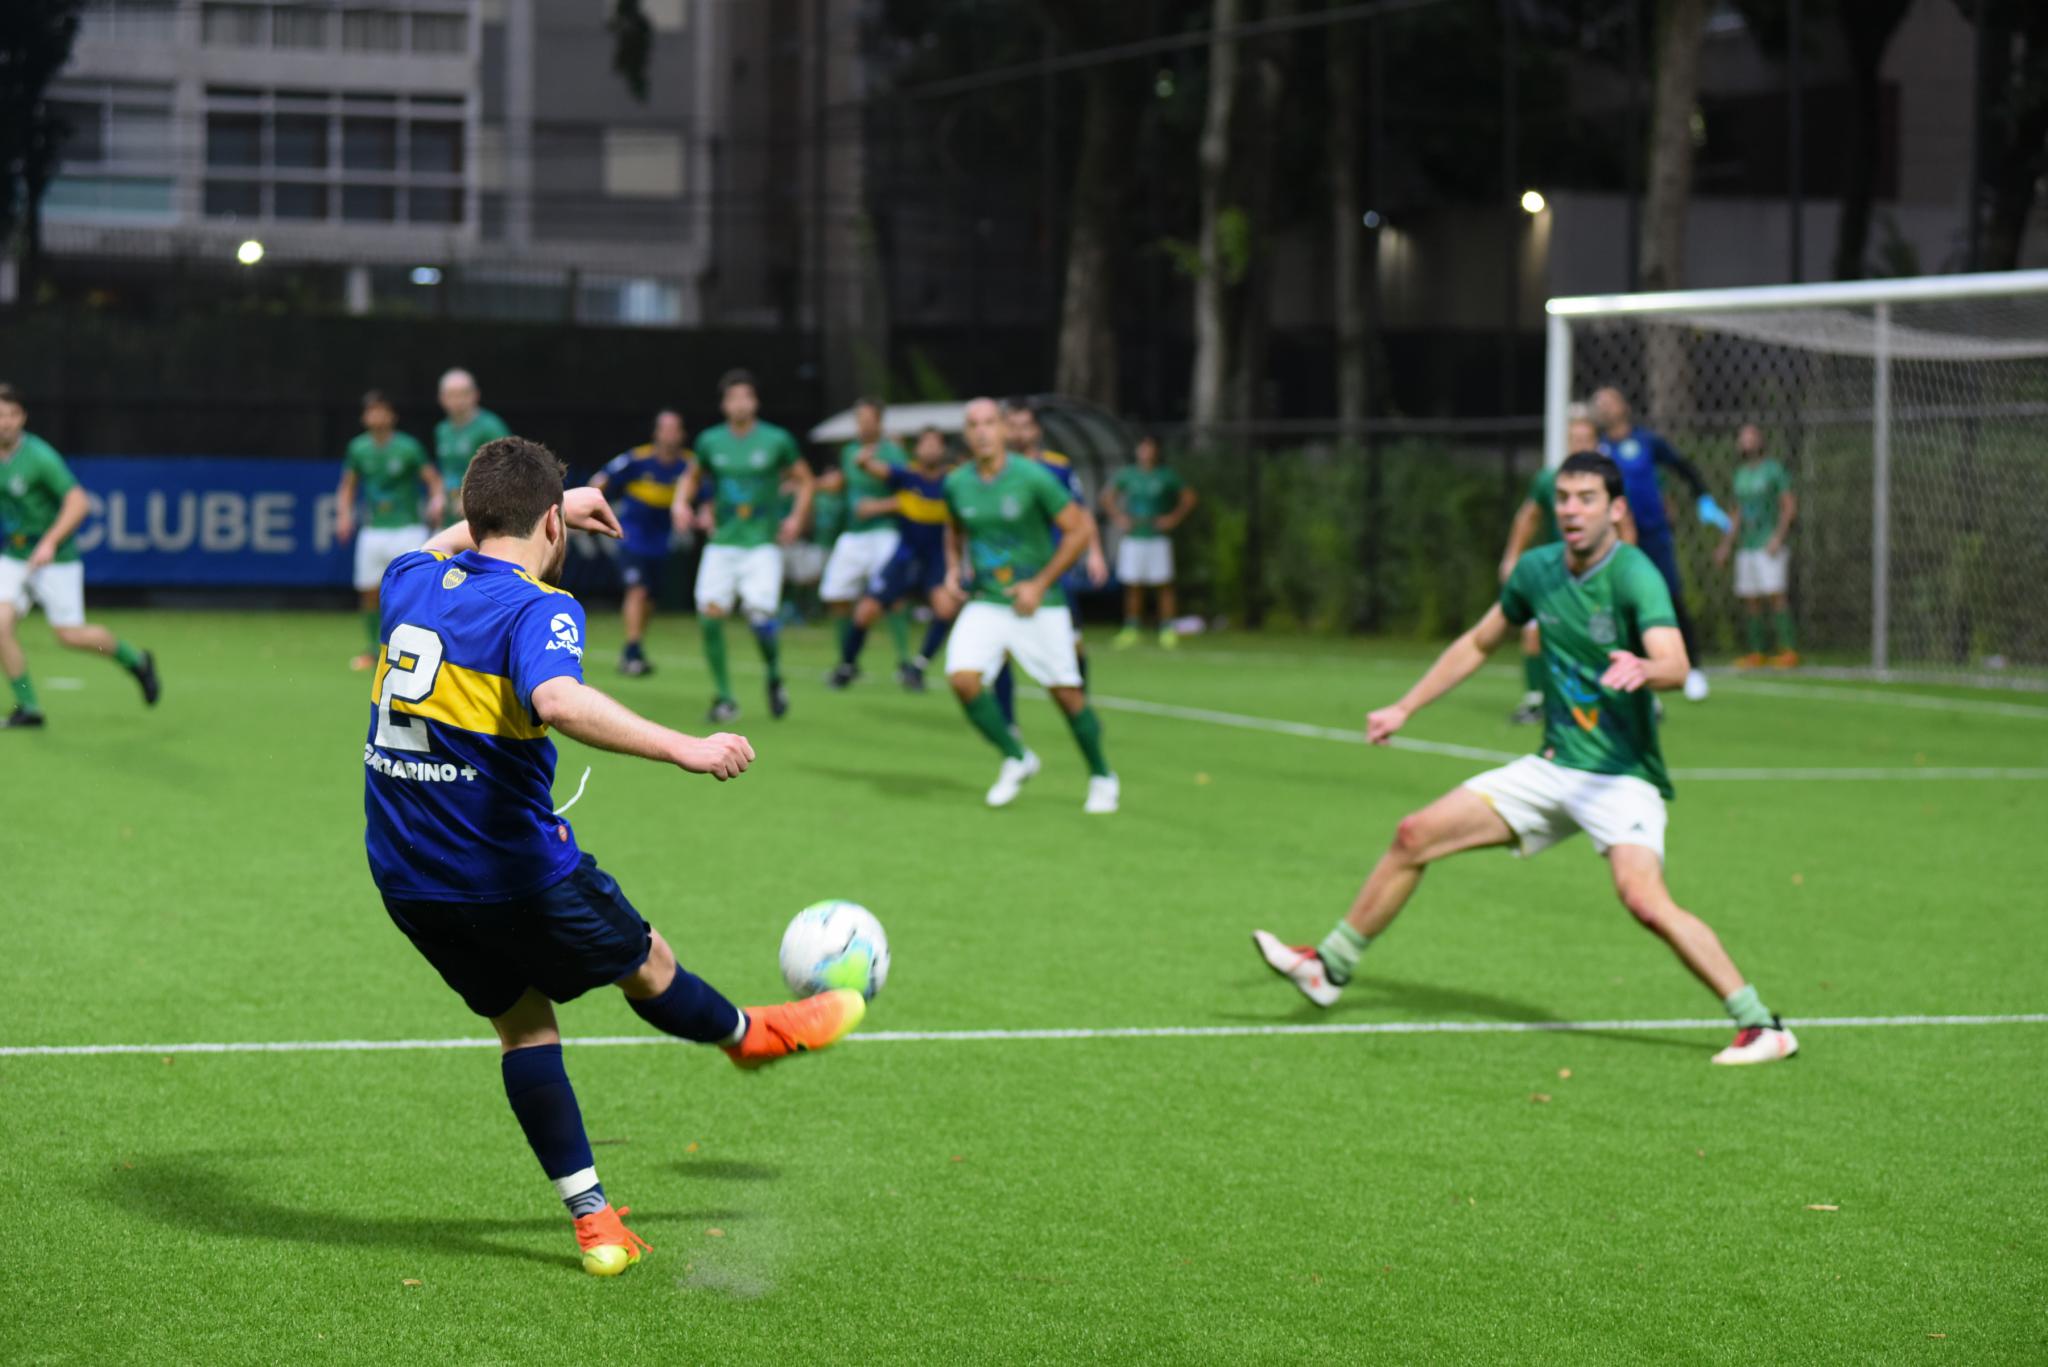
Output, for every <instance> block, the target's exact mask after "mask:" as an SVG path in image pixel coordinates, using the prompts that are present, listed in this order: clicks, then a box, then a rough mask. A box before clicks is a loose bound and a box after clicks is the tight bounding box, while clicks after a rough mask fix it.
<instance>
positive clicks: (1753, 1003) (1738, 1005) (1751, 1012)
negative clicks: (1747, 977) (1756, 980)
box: [1721, 983, 1777, 1030]
mask: <svg viewBox="0 0 2048 1367" xmlns="http://www.w3.org/2000/svg"><path fill="white" fill-rule="evenodd" d="M1721 1005H1723V1006H1725V1007H1727V1008H1728V1019H1730V1020H1732V1021H1734V1022H1735V1025H1736V1028H1738V1029H1741V1030H1751V1029H1758V1030H1760V1029H1764V1028H1767V1027H1768V1026H1769V1025H1770V1024H1771V1022H1772V1021H1774V1020H1776V1019H1777V1018H1776V1017H1775V1016H1773V1015H1772V1014H1771V1008H1770V1007H1768V1006H1765V1005H1764V1004H1763V999H1762V998H1760V997H1758V996H1757V994H1756V988H1754V987H1752V986H1750V985H1749V984H1748V983H1744V984H1743V985H1742V986H1741V987H1739V988H1737V989H1736V990H1735V991H1733V992H1731V993H1729V994H1728V999H1727V1000H1726V1001H1724V1002H1722V1003H1721Z"/></svg>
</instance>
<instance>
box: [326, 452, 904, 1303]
mask: <svg viewBox="0 0 2048 1367" xmlns="http://www.w3.org/2000/svg"><path fill="white" fill-rule="evenodd" d="M562 473H563V470H562V464H561V462H560V461H559V460H557V459H556V458H555V456H554V453H553V452H551V451H549V450H548V449H547V448H546V447H544V446H541V445H539V444H538V443H535V442H530V441H525V440H522V439H521V438H518V437H505V438H501V439H499V440H496V441H492V442H489V443H486V444H485V445H484V447H483V448H482V449H481V450H479V451H478V452H477V454H476V457H475V459H474V460H473V461H472V463H471V464H470V467H469V470H468V472H467V477H466V478H465V480H464V482H463V507H464V510H465V511H466V512H467V513H468V515H469V516H468V519H467V520H466V521H463V522H459V523H457V524H455V525H454V526H453V527H450V528H448V529H447V530H446V531H444V532H441V533H440V534H439V535H437V536H436V537H434V538H433V540H431V541H429V542H428V543H427V545H426V547H425V548H424V549H422V550H417V551H408V552H406V553H404V554H401V555H399V556H398V557H397V558H396V559H394V560H393V561H392V562H391V565H390V566H389V568H387V569H386V570H385V572H384V580H383V584H382V594H381V597H380V609H381V622H380V628H381V630H380V635H381V640H380V642H379V645H378V658H377V668H376V673H375V675H374V676H373V677H374V680H375V682H374V683H373V684H372V686H371V694H370V698H371V707H370V730H369V737H368V739H367V740H366V741H365V743H364V745H363V769H364V786H363V810H364V816H365V844H366V845H367V847H368V851H369V862H370V876H371V877H372V878H373V879H374V880H375V882H376V884H377V890H378V891H379V892H380V893H381V894H382V895H383V899H384V906H385V909H386V910H387V911H388V912H389V913H390V916H391V919H392V921H393V922H394V923H395V924H396V925H397V926H398V928H399V929H400V930H402V931H404V932H405V933H406V934H407V935H408V936H410V937H411V939H412V942H413V944H414V945H415V946H416V947H417V948H418V949H419V951H420V953H421V954H422V955H423V956H425V958H426V959H427V961H428V962H429V963H431V964H432V965H433V966H434V968H435V970H436V971H438V972H439V973H440V975H441V977H442V978H443V979H444V980H445V981H446V982H447V984H448V985H449V986H450V987H451V988H453V989H454V990H455V991H456V992H457V993H458V994H459V995H460V996H461V997H462V999H463V1001H464V1002H465V1003H467V1005H468V1006H469V1009H470V1010H472V1011H474V1012H476V1013H477V1014H478V1015H480V1016H484V1017H487V1018H488V1019H489V1020H490V1022H491V1025H492V1026H493V1027H494V1028H495V1029H496V1031H497V1033H498V1039H499V1042H500V1045H501V1047H502V1057H501V1068H502V1072H503V1075H504V1083H505V1096H506V1099H507V1100H508V1101H509V1102H510V1103H511V1106H512V1113H513V1115H514V1116H516V1117H517V1118H518V1121H519V1125H520V1128H521V1129H522V1130H524V1131H525V1133H526V1139H527V1142H528V1144H529V1145H531V1146H532V1148H533V1152H534V1156H535V1157H536V1158H538V1159H539V1160H540V1164H541V1169H542V1171H543V1172H545V1173H546V1174H547V1176H548V1179H549V1180H550V1181H551V1182H552V1183H553V1184H554V1187H555V1191H556V1194H557V1195H559V1196H560V1197H561V1198H562V1201H563V1203H564V1204H565V1205H566V1206H567V1207H568V1208H569V1214H570V1216H571V1217H572V1219H573V1220H574V1222H575V1233H576V1242H577V1245H578V1246H579V1247H580V1248H581V1250H582V1256H583V1269H584V1271H586V1272H589V1273H592V1274H594V1275H597V1276H611V1275H614V1274H616V1273H619V1272H623V1271H625V1269H626V1268H628V1267H630V1266H631V1265H632V1264H634V1263H636V1262H638V1261H639V1260H640V1255H641V1253H642V1252H643V1251H645V1249H646V1248H647V1245H646V1244H645V1242H644V1241H642V1240H641V1239H640V1238H639V1237H638V1236H637V1235H635V1234H634V1233H633V1232H632V1231H631V1230H629V1229H627V1228H626V1226H625V1224H624V1223H623V1222H622V1221H621V1220H620V1218H619V1217H620V1216H622V1215H624V1214H626V1213H627V1211H626V1210H625V1209H624V1208H620V1209H617V1210H614V1209H613V1208H612V1206H611V1204H610V1202H609V1201H608V1200H607V1199H606V1197H605V1193H604V1188H603V1187H602V1186H600V1185H599V1183H598V1179H597V1167H596V1164H595V1163H594V1162H593V1160H592V1158H591V1152H590V1140H589V1138H588V1137H587V1136H586V1135H585V1133H584V1130H583V1119H582V1115H581V1113H580V1112H579V1110H578V1109H577V1105H576V1093H575V1091H574V1090H573V1089H572V1088H571V1087H570V1085H569V1076H568V1074H567V1072H565V1071H564V1069H563V1067H562V1037H561V1035H560V1033H559V1032H558V1031H557V1029H556V1026H555V1009H554V1003H555V1002H566V1001H569V1000H571V999H572V998H575V997H578V996H581V995H582V994H583V993H585V992H588V991H589V990H590V989H592V988H594V987H601V986H603V985H605V984H607V983H610V984H615V985H616V986H617V987H618V988H619V989H620V990H621V991H623V992H624V993H625V996H626V1001H627V1004H628V1005H629V1006H631V1007H632V1008H633V1010H634V1012H635V1013H637V1014H638V1015H639V1016H640V1018H641V1019H642V1020H644V1021H646V1022H647V1023H648V1024H650V1025H652V1026H654V1027H655V1028H656V1029H658V1030H661V1031H663V1032H665V1033H667V1034H671V1035H675V1036H677V1037H679V1038H681V1039H687V1040H694V1041H697V1042H699V1043H704V1044H716V1045H719V1046H721V1047H722V1048H724V1050H725V1052H726V1054H727V1055H728V1056H729V1057H730V1058H731V1059H732V1061H733V1062H734V1063H735V1064H737V1065H739V1066H740V1067H742V1068H757V1067H760V1066H762V1065H763V1064H766V1063H770V1062H772V1061H774V1060H776V1059H779V1058H784V1057H787V1056H788V1055H790V1054H793V1053H800V1052H803V1051H806V1050H811V1049H820V1048H823V1047H825V1046H826V1045H829V1044H831V1043H833V1042H834V1041H835V1040H838V1039H839V1038H841V1037H842V1036H844V1035H845V1034H846V1033H847V1031H849V1030H851V1029H852V1028H853V1027H854V1026H855V1025H856V1024H858V1023H859V1021H860V1018H861V1015H862V1013H863V1011H864V1009H865V1006H864V1003H863V1001H862V999H861V995H860V994H859V993H858V992H847V991H839V992H827V993H822V994H820V995H818V996H815V997H811V998H808V999H807V1000H804V1001H801V1002H793V1003H786V1004H783V1005H778V1006H763V1007H748V1008H746V1009H745V1010H742V1009H740V1008H739V1007H737V1006H734V1005H733V1004H732V1003H731V1002H730V1001H728V1000H726V998H724V997H723V996H721V995H720V994H719V993H718V992H717V990H716V989H714V988H712V987H711V986H710V985H709V984H708V983H706V982H704V981H703V980H702V979H700V978H698V977H696V976H695V975H693V974H691V973H689V972H686V971H685V970H683V969H682V968H680V967H678V966H677V964H676V960H675V955H674V953H673V952H671V950H670V949H669V947H668V944H667V942H666V941H664V940H663V939H662V937H661V935H660V934H659V933H658V932H656V931H655V930H654V929H653V928H652V927H650V926H649V925H648V924H647V922H646V921H644V920H642V919H641V917H640V913H639V912H637V911H635V910H634V909H633V904H632V903H631V902H629V901H627V900H626V896H625V894H624V893H623V892H621V891H620V890H619V885H618V884H617V883H616V882H614V881H613V880H612V879H611V878H610V877H609V876H608V875H607V874H605V872H604V871H603V870H602V869H600V868H598V866H597V863H596V861H595V860H593V859H592V858H591V857H590V856H589V855H588V854H586V853H584V852H583V851H582V850H581V849H580V848H579V847H578V845H577V843H576V837H575V835H574V833H573V832H571V830H570V829H569V823H568V822H566V821H564V820H562V819H561V817H560V816H559V815H557V814H556V812H555V811H554V810H553V798H552V796H551V793H552V789H553V786H554V777H555V747H554V744H553V743H552V742H551V741H550V740H549V739H548V732H549V730H550V729H551V728H552V729H559V730H560V731H561V732H562V733H563V734H564V735H568V736H572V737H574V738H575V739H577V740H580V741H582V742H583V743H584V744H585V745H590V746H595V747H596V748H598V749H602V750H611V751H615V752H617V753H620V754H627V755H638V756H640V757H642V758H644V759H651V760H657V761H659V762H661V763H664V764H673V765H675V766H676V767H677V768H679V769H682V770H684V771H685V772H688V773H693V774H710V775H712V776H713V777H714V778H717V779H720V780H721V781H722V780H725V779H730V778H735V777H737V776H738V775H739V774H741V773H743V772H745V770H746V768H747V766H748V765H749V764H751V763H752V762H753V759H754V751H753V747H751V746H749V745H748V744H747V742H746V739H745V737H743V736H734V735H724V734H721V735H714V736H708V737H701V738H700V737H697V736H686V735H682V734H680V733H678V732H675V731H671V730H669V729H668V728H667V727H665V726H658V725H656V724H655V723H653V722H651V721H648V720H646V719H645V718H642V717H640V716H638V715H636V714H635V713H634V712H632V711H631V710H629V709H628V708H626V707H624V706H622V705H621V704H619V703H617V702H615V701H613V700H612V699H611V698H609V697H607V696H605V695H604V694H603V693H600V692H599V691H598V690H596V689H594V688H591V687H589V686H587V685H586V684H585V683H584V682H583V639H584V620H583V609H582V607H581V606H579V605H578V604H577V602H576V600H575V599H574V598H572V597H570V596H569V595H568V594H567V593H564V592H563V591H562V590H561V589H559V588H557V587H555V585H556V583H557V582H558V581H559V580H560V578H561V573H562V563H563V560H564V558H565V556H566V554H567V551H568V544H569V542H568V531H569V529H570V528H572V527H573V528H578V529H581V530H586V531H593V532H599V533H602V534H604V535H607V536H614V537H616V536H618V535H619V534H620V528H619V524H618V521H617V519H616V518H615V517H614V516H613V514H612V511H611V509H610V508H609V507H608V506H607V505H606V503H605V499H604V495H603V494H601V493H599V492H598V491H597V490H595V489H577V490H574V491H572V492H571V493H569V494H568V495H566V496H565V495H564V494H563V492H562Z"/></svg>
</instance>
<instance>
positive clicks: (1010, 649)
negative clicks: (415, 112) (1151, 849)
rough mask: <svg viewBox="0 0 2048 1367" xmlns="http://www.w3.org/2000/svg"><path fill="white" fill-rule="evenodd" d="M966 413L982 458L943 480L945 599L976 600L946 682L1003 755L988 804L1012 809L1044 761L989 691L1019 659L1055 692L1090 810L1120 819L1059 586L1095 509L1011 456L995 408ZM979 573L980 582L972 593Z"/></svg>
mask: <svg viewBox="0 0 2048 1367" xmlns="http://www.w3.org/2000/svg"><path fill="white" fill-rule="evenodd" d="M964 416H965V421H966V429H967V448H968V450H969V451H970V452H972V453H973V456H974V460H973V461H972V463H970V464H967V465H963V466H961V467H960V468H959V469H957V470H954V471H953V472H952V473H951V474H949V475H947V476H946V482H945V491H946V510H947V512H948V514H949V515H950V519H951V520H950V522H949V523H948V525H947V531H946V584H945V591H946V594H947V596H948V598H949V599H950V600H951V601H952V602H955V603H958V602H961V601H962V600H963V599H965V598H966V596H967V594H968V592H970V591H971V592H972V594H973V601H971V602H968V603H967V604H966V606H964V607H962V608H961V609H960V615H959V619H958V620H957V621H955V622H954V623H953V637H952V640H950V641H949V642H948V643H947V645H946V674H947V679H948V682H950V683H951V684H952V686H953V693H954V696H956V697H958V698H959V699H960V703H961V705H962V706H963V707H965V708H966V709H967V716H968V719H969V720H970V721H972V722H973V723H974V725H975V728H976V729H977V730H979V731H980V732H981V733H982V735H984V736H986V737H988V740H989V743H990V744H992V745H994V746H995V747H996V749H998V750H1000V751H1002V753H1003V764H1002V769H1001V770H1000V772H999V773H998V774H997V776H996V781H995V785H994V786H993V787H991V788H990V789H989V790H988V805H989V806H991V807H1005V806H1008V805H1009V804H1010V803H1011V802H1013V801H1015V800H1016V797H1017V793H1018V791H1019V790H1020V789H1022V788H1023V786H1024V784H1025V782H1026V781H1027V780H1029V779H1030V778H1031V776H1032V775H1033V774H1036V773H1037V772H1038V756H1037V755H1035V754H1033V753H1032V752H1031V751H1029V750H1027V749H1026V748H1025V747H1024V742H1023V740H1022V738H1021V737H1019V736H1018V734H1017V730H1016V727H1015V726H1014V725H1013V724H1010V723H1007V722H1005V721H1004V719H1003V715H1002V712H1001V711H1000V710H999V709H998V708H997V707H996V704H995V699H994V698H993V697H992V696H990V694H989V693H988V692H987V691H985V690H986V688H987V685H989V684H990V683H992V682H993V681H994V680H995V677H996V675H997V674H999V673H1001V672H1002V669H1003V664H1004V661H1005V660H1006V659H1009V658H1014V659H1015V660H1016V662H1017V667H1018V668H1019V669H1022V670H1023V671H1024V672H1025V673H1026V674H1028V675H1030V676H1031V678H1032V679H1033V680H1034V681H1035V682H1037V683H1038V684H1040V685H1041V686H1043V687H1044V688H1045V689H1047V690H1048V691H1049V692H1050V693H1051V694H1052V697H1053V701H1054V702H1056V703H1058V704H1059V708H1060V711H1061V713H1062V714H1064V715H1065V717H1066V719H1067V725H1068V727H1069V728H1071V729H1072V731H1073V733H1074V740H1075V743H1076V744H1078V745H1079V746H1080V747H1081V754H1082V755H1083V756H1084V757H1085V758H1086V759H1087V761H1088V773H1089V779H1088V798H1087V801H1086V803H1085V804H1084V805H1083V807H1082V809H1081V810H1083V811H1085V812H1090V813H1098V814H1100V813H1108V812H1114V811H1115V810H1116V808H1117V797H1118V783H1117V777H1116V774H1115V773H1114V772H1113V771H1112V770H1111V769H1110V767H1109V760H1108V759H1107V758H1106V757H1105V756H1104V754H1103V752H1102V722H1101V721H1100V719H1098V718H1097V717H1096V715H1095V709H1094V708H1092V707H1090V706H1089V705H1088V695H1087V694H1086V693H1085V692H1083V691H1082V688H1081V668H1080V665H1079V663H1078V662H1077V661H1076V660H1075V658H1074V628H1073V618H1072V617H1070V616H1069V615H1068V613H1067V602H1066V593H1065V591H1064V590H1063V589H1062V588H1061V587H1060V576H1061V575H1063V574H1065V573H1066V572H1067V571H1068V570H1069V569H1071V568H1072V567H1073V564H1074V562H1075V561H1076V560H1079V559H1080V558H1081V552H1082V550H1083V549H1084V548H1085V547H1086V546H1087V545H1088V534H1089V522H1088V513H1087V510H1086V509H1084V508H1082V507H1081V505H1080V504H1079V503H1078V502H1076V501H1075V500H1074V498H1073V497H1072V495H1070V494H1068V492H1067V490H1066V487H1065V486H1064V485H1062V484H1061V483H1060V482H1059V481H1058V480H1057V479H1055V478H1054V477H1053V476H1052V474H1051V473H1050V472H1049V471H1048V470H1047V469H1046V468H1045V467H1044V466H1043V465H1041V464H1039V463H1038V462H1036V461H1032V460H1026V459H1025V458H1024V457H1022V456H1019V455H1017V454H1015V453H1014V452H1011V451H1008V450H1006V449H1005V447H1004V438H1005V435H1006V432H1007V429H1006V427H1005V424H1004V421H1003V411H1002V409H1001V408H999V407H997V406H996V402H995V400H993V399H974V400H971V401H970V402H969V403H968V405H967V411H966V413H965V415H964ZM1055 529H1057V530H1058V531H1059V533H1060V534H1061V535H1060V537H1059V539H1058V540H1057V542H1055V540H1054V536H1053V533H1054V530H1055ZM970 570H971V573H972V584H971V586H969V587H964V586H967V585H968V576H969V573H970Z"/></svg>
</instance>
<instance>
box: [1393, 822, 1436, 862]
mask: <svg viewBox="0 0 2048 1367" xmlns="http://www.w3.org/2000/svg"><path fill="white" fill-rule="evenodd" d="M1429 843H1430V830H1429V821H1428V819H1427V818H1426V817H1424V816H1423V814H1422V813H1421V812H1410V813H1409V814H1408V815H1406V816H1404V817H1402V818H1401V820H1400V822H1399V824H1397V825H1396V826H1395V827H1394V853H1395V854H1397V855H1399V856H1401V857H1402V858H1403V859H1406V860H1408V861H1409V862H1410V863H1415V864H1419V863H1421V862H1423V860H1422V857H1423V855H1424V854H1426V853H1427V852H1428V850H1429Z"/></svg>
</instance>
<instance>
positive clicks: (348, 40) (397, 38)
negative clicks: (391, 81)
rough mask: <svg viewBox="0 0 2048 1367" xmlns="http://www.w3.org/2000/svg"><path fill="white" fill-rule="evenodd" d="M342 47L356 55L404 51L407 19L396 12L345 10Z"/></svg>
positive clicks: (342, 21)
mask: <svg viewBox="0 0 2048 1367" xmlns="http://www.w3.org/2000/svg"><path fill="white" fill-rule="evenodd" d="M341 45H342V46H343V47H345V48H348V49H350V50H352V51H355V52H403V51H404V50H405V16H404V15H402V14H398V13H396V12H395V11H392V10H374V9H373V10H348V11H345V12H344V13H343V14H342V16H341Z"/></svg>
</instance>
